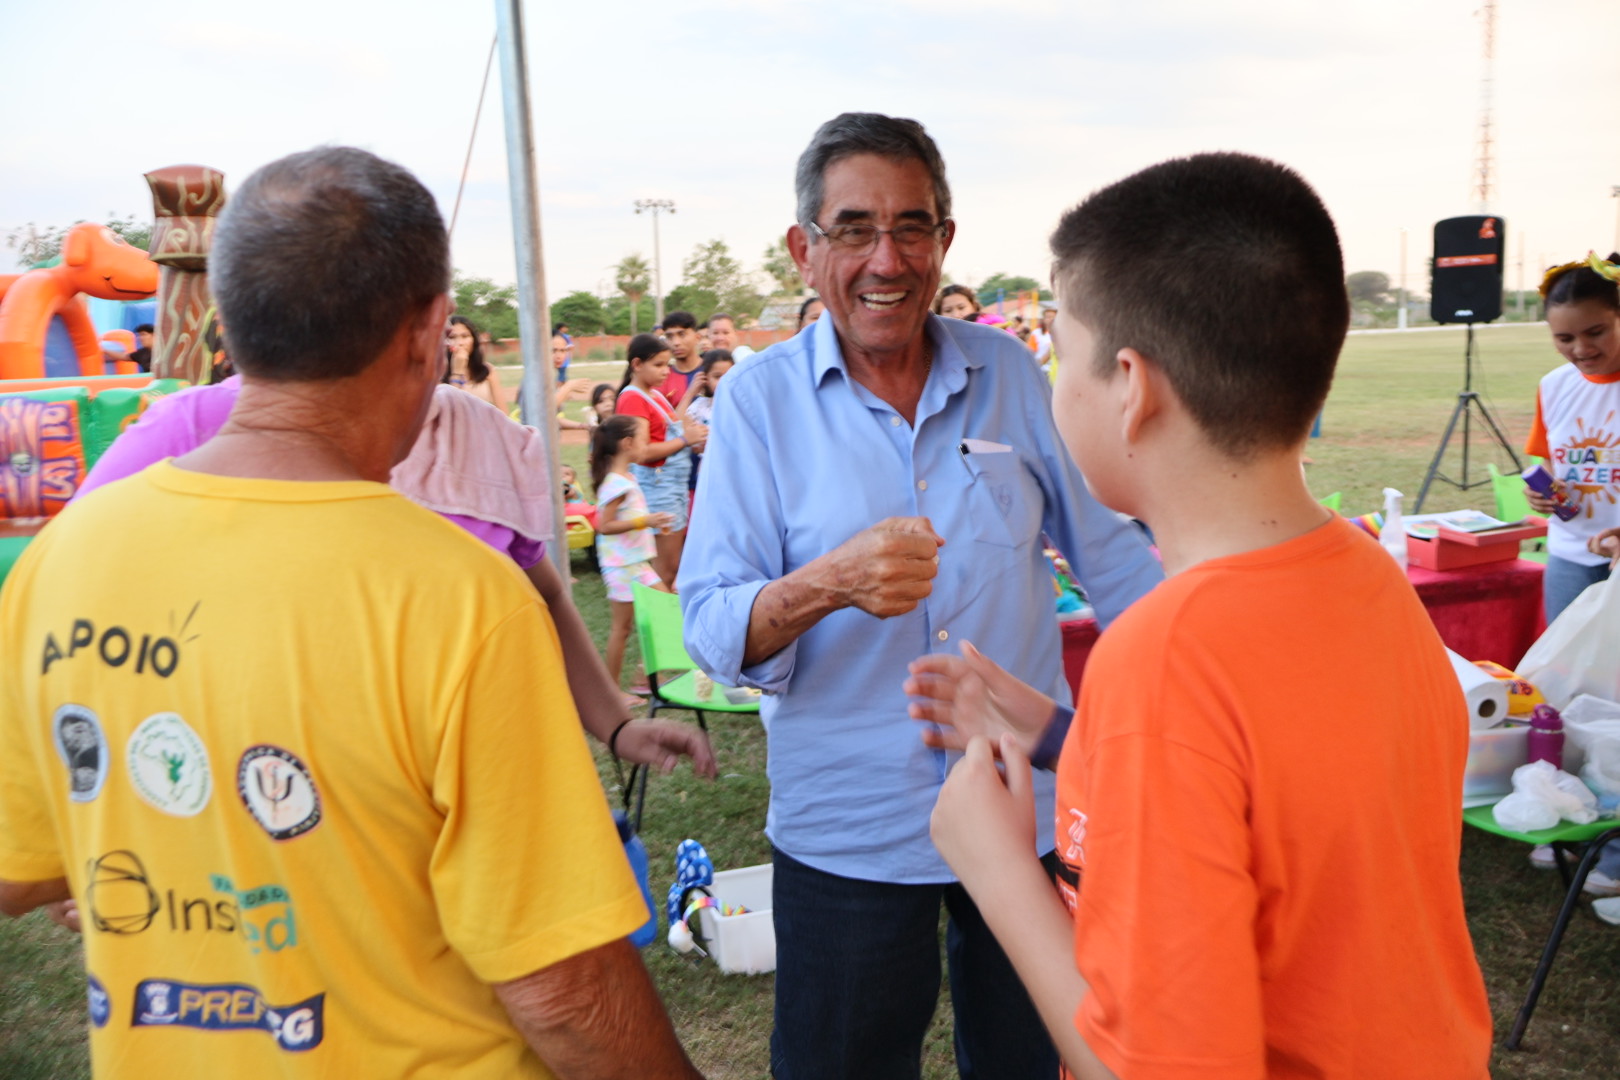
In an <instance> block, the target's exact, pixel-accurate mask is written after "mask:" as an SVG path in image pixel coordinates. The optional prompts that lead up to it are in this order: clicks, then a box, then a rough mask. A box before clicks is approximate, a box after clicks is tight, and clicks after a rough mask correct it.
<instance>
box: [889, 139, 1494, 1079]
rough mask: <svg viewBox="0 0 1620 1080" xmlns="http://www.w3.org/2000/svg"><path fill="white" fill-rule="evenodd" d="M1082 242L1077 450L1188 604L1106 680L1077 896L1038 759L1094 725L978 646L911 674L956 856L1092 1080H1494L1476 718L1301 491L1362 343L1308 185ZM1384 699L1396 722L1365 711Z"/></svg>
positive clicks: (1092, 221)
mask: <svg viewBox="0 0 1620 1080" xmlns="http://www.w3.org/2000/svg"><path fill="white" fill-rule="evenodd" d="M1051 243H1052V251H1053V255H1054V256H1055V263H1054V267H1053V283H1054V285H1055V287H1056V290H1057V292H1058V295H1059V301H1060V304H1061V309H1060V314H1059V316H1058V321H1057V327H1056V336H1057V340H1058V346H1059V349H1060V351H1061V352H1062V354H1063V355H1064V356H1066V357H1069V358H1070V360H1069V362H1068V363H1066V364H1064V365H1063V366H1062V367H1061V368H1060V369H1059V374H1058V379H1057V386H1056V390H1055V394H1054V403H1053V409H1054V412H1055V415H1056V417H1057V422H1058V427H1059V430H1060V431H1061V432H1062V434H1063V437H1064V441H1065V442H1066V443H1067V444H1068V447H1069V450H1070V452H1071V453H1072V454H1073V455H1074V457H1075V460H1076V461H1077V462H1078V464H1079V465H1080V467H1081V470H1082V471H1083V472H1084V473H1085V476H1086V478H1087V482H1088V483H1089V484H1090V485H1091V487H1092V489H1093V491H1094V492H1095V493H1096V495H1097V496H1098V497H1099V498H1100V499H1101V500H1102V501H1103V502H1105V503H1106V504H1108V505H1109V506H1112V507H1114V508H1115V509H1117V510H1120V511H1123V512H1125V513H1128V514H1131V515H1132V516H1134V517H1137V518H1140V519H1142V520H1143V521H1145V522H1147V524H1148V525H1149V526H1150V527H1151V528H1152V530H1153V533H1154V536H1155V537H1156V539H1157V541H1158V544H1159V548H1160V551H1161V553H1162V555H1163V558H1164V563H1165V571H1166V573H1167V575H1169V576H1168V578H1167V580H1166V581H1165V583H1164V584H1163V585H1161V586H1159V587H1158V588H1157V589H1155V590H1154V591H1153V592H1152V593H1149V594H1148V595H1147V596H1146V597H1144V598H1143V599H1141V600H1139V601H1137V603H1136V604H1135V605H1134V606H1132V607H1131V608H1130V609H1129V610H1128V611H1126V612H1125V614H1124V615H1122V616H1121V617H1120V618H1119V620H1118V621H1116V622H1115V623H1114V625H1113V626H1112V627H1111V628H1110V629H1109V631H1108V633H1107V634H1105V635H1103V638H1102V640H1101V641H1100V642H1099V644H1098V646H1097V649H1096V651H1095V653H1094V655H1093V656H1092V658H1091V661H1090V664H1089V666H1088V668H1087V671H1086V678H1085V682H1084V684H1083V686H1082V689H1081V695H1080V701H1079V711H1078V715H1077V716H1075V718H1074V722H1073V726H1072V728H1070V729H1069V731H1068V734H1067V738H1066V740H1065V741H1064V742H1063V744H1062V754H1061V759H1060V763H1059V765H1058V769H1057V773H1058V792H1057V794H1058V799H1057V837H1058V848H1057V854H1058V856H1059V860H1060V866H1059V869H1058V881H1057V887H1056V888H1054V887H1053V883H1052V881H1051V880H1050V879H1049V878H1048V876H1047V874H1046V873H1045V871H1044V870H1043V869H1042V866H1041V863H1040V861H1039V860H1038V859H1037V858H1036V855H1035V823H1034V820H1033V809H1032V808H1033V803H1032V801H1031V798H1030V768H1031V766H1030V759H1029V756H1028V754H1029V752H1030V751H1031V750H1032V749H1035V748H1036V747H1037V745H1038V744H1039V743H1040V742H1041V735H1042V732H1043V729H1044V728H1045V727H1046V726H1047V725H1046V721H1047V719H1048V718H1049V717H1053V716H1054V713H1056V714H1057V717H1056V721H1057V723H1058V724H1059V725H1061V724H1062V723H1063V721H1064V717H1063V715H1062V714H1063V710H1059V709H1056V708H1055V706H1054V704H1053V703H1052V702H1051V701H1050V700H1048V699H1046V698H1044V697H1042V696H1041V695H1039V694H1038V693H1036V692H1035V691H1033V690H1031V689H1030V688H1029V687H1026V686H1024V685H1023V684H1021V683H1018V682H1017V680H1015V679H1013V678H1012V677H1011V676H1009V675H1007V674H1006V673H1005V672H1004V671H1002V670H1001V669H1000V668H999V667H997V666H996V665H995V664H994V663H993V662H991V660H990V659H989V658H986V657H984V656H982V655H980V654H979V653H978V652H977V651H976V650H974V649H973V648H972V647H971V646H969V645H964V646H963V652H964V656H963V657H960V658H957V657H925V658H923V659H920V660H919V661H918V662H917V663H916V664H914V665H913V667H912V671H913V675H912V678H911V679H910V680H909V681H908V683H907V692H908V693H910V694H912V695H913V697H914V700H915V703H914V705H913V707H912V714H913V715H914V716H917V717H918V718H919V719H923V720H930V721H933V722H934V725H935V726H934V727H933V728H931V729H930V734H929V735H928V739H929V741H931V742H933V743H934V744H936V745H946V746H965V749H966V755H965V757H964V758H963V760H962V761H961V763H960V764H958V765H957V766H956V768H955V769H954V771H953V772H952V773H951V775H950V777H949V779H948V780H947V781H946V784H945V786H944V789H943V791H942V792H941V794H940V797H939V802H938V805H937V807H936V809H935V810H934V817H933V836H934V842H935V844H936V845H937V846H938V848H939V850H940V852H941V853H942V854H943V855H944V856H945V858H946V860H947V861H949V863H950V864H951V867H952V869H953V870H954V871H955V872H956V873H957V875H958V876H959V877H960V879H961V881H962V883H963V884H964V885H965V886H966V887H967V889H968V891H969V893H971V894H972V896H973V898H974V900H975V901H976V902H977V903H978V905H979V908H980V910H981V911H983V912H984V914H985V917H986V919H987V920H988V921H989V923H990V926H991V929H992V930H994V932H995V933H996V936H997V938H998V939H999V940H1000V942H1001V944H1002V946H1003V947H1004V948H1005V950H1006V952H1007V955H1008V956H1009V957H1010V958H1011V959H1012V961H1013V964H1014V965H1015V966H1016V968H1017V969H1018V973H1019V975H1020V976H1021V977H1022V979H1023V981H1024V984H1025V986H1026V987H1027V988H1028V990H1029V992H1030V996H1031V997H1032V998H1033V1000H1034V1001H1035V1003H1036V1005H1037V1007H1038V1008H1039V1009H1040V1010H1041V1013H1042V1016H1043V1018H1044V1019H1045V1021H1046V1024H1047V1027H1048V1028H1049V1029H1050V1030H1051V1032H1052V1035H1053V1038H1054V1039H1055V1040H1056V1042H1057V1044H1058V1048H1059V1050H1060V1051H1061V1053H1062V1055H1063V1058H1064V1061H1065V1063H1066V1065H1067V1069H1068V1070H1069V1072H1070V1074H1071V1075H1073V1076H1076V1077H1086V1078H1091V1077H1124V1078H1127V1080H1138V1078H1150V1080H1160V1078H1164V1080H1169V1078H1181V1077H1188V1078H1191V1077H1197V1078H1198V1080H1221V1078H1228V1077H1231V1078H1237V1077H1245V1078H1249V1077H1268V1078H1277V1080H1281V1078H1290V1080H1292V1078H1304V1077H1313V1078H1327V1080H1341V1078H1342V1080H1348V1078H1366V1080H1401V1078H1413V1080H1416V1078H1422V1080H1452V1078H1455V1080H1485V1078H1486V1077H1487V1075H1488V1074H1487V1062H1488V1059H1489V1057H1490V1040H1491V1019H1490V1011H1489V1008H1488V1005H1487V1002H1486V997H1485V988H1484V984H1483V981H1482V979H1481V976H1480V972H1479V966H1478V964H1477V962H1476V961H1475V958H1474V952H1473V947H1472V944H1471V942H1470V940H1469V936H1468V927H1467V923H1466V921H1465V919H1464V913H1463V903H1462V889H1461V884H1460V882H1459V880H1458V875H1457V859H1458V849H1459V845H1460V842H1461V841H1460V835H1461V820H1460V810H1459V807H1460V806H1461V803H1462V774H1463V763H1464V761H1465V759H1466V757H1467V752H1468V724H1467V720H1466V715H1465V712H1464V708H1463V699H1462V694H1461V691H1460V690H1459V688H1458V685H1457V681H1456V678H1455V676H1454V675H1453V674H1452V672H1451V668H1450V666H1449V664H1448V662H1447V660H1446V655H1445V652H1444V650H1443V649H1442V647H1441V644H1440V640H1439V638H1438V637H1437V635H1436V634H1435V631H1434V629H1433V627H1432V625H1431V624H1430V622H1429V620H1428V618H1427V616H1426V615H1425V613H1424V610H1423V607H1422V605H1421V604H1420V603H1419V602H1418V599H1417V597H1416V595H1415V594H1414V593H1413V591H1412V588H1411V586H1410V585H1409V584H1408V583H1407V581H1406V578H1405V576H1404V575H1403V574H1402V573H1401V571H1400V569H1399V568H1398V567H1397V566H1396V564H1395V563H1394V562H1393V561H1392V560H1391V559H1390V558H1389V557H1388V556H1387V555H1386V554H1385V553H1384V552H1383V550H1382V549H1381V548H1379V546H1378V545H1377V544H1376V543H1375V542H1374V541H1372V540H1371V539H1370V538H1369V537H1367V536H1365V535H1362V534H1360V533H1359V532H1358V531H1357V530H1356V529H1354V528H1353V527H1351V526H1350V525H1349V524H1347V523H1346V522H1345V521H1344V520H1342V519H1340V518H1337V517H1336V516H1334V515H1333V514H1331V513H1329V512H1328V511H1326V510H1324V509H1323V508H1322V507H1321V506H1320V505H1319V504H1318V503H1317V502H1316V501H1315V500H1314V499H1313V498H1312V497H1311V495H1310V492H1309V491H1307V490H1306V487H1305V484H1304V481H1303V478H1302V476H1301V474H1300V469H1299V458H1300V452H1301V449H1302V448H1303V445H1304V442H1305V438H1306V435H1307V432H1308V431H1309V429H1310V426H1311V420H1312V418H1313V417H1314V416H1315V415H1316V413H1317V411H1318V410H1319V409H1320V408H1321V406H1322V402H1323V400H1324V399H1325V398H1326V396H1327V391H1328V387H1329V384H1330V383H1331V381H1332V377H1333V368H1334V365H1335V363H1336V362H1337V359H1338V354H1339V349H1340V347H1341V346H1342V344H1343V340H1344V332H1345V327H1346V325H1347V322H1348V304H1347V302H1346V298H1345V291H1344V267H1343V260H1342V257H1341V255H1340V252H1339V244H1338V237H1337V234H1336V232H1335V230H1334V227H1333V222H1332V219H1331V218H1330V217H1329V216H1328V213H1327V210H1326V208H1325V207H1323V205H1322V203H1321V202H1320V200H1319V199H1318V198H1317V196H1316V194H1315V193H1314V192H1313V191H1312V190H1311V189H1310V187H1309V186H1308V185H1306V184H1305V182H1304V181H1303V180H1302V179H1300V177H1299V176H1298V175H1296V174H1295V173H1293V172H1291V171H1289V170H1288V169H1286V168H1284V167H1282V166H1280V165H1277V164H1275V163H1272V162H1268V161H1263V160H1261V159H1258V158H1252V157H1247V156H1243V155H1238V154H1206V155H1199V156H1197V157H1192V158H1185V159H1179V160H1175V161H1169V162H1165V163H1163V164H1160V165H1156V166H1154V167H1152V168H1150V169H1147V170H1144V171H1143V172H1140V173H1138V174H1136V175H1135V176H1132V177H1129V178H1127V179H1125V180H1122V181H1120V182H1118V183H1116V184H1114V185H1112V186H1110V187H1108V188H1105V189H1103V190H1102V191H1099V192H1097V193H1096V194H1094V195H1092V196H1091V197H1090V198H1089V199H1087V200H1086V201H1085V202H1084V203H1082V204H1081V205H1080V206H1078V207H1076V208H1075V209H1073V210H1071V211H1069V212H1068V213H1067V214H1065V215H1064V217H1063V219H1062V220H1061V222H1060V223H1059V225H1058V227H1057V230H1056V232H1054V233H1053V235H1052V242H1051ZM1370 681H1376V682H1377V683H1378V685H1379V687H1380V692H1379V695H1378V696H1379V697H1380V698H1383V699H1385V700H1390V701H1393V702H1395V703H1396V704H1395V706H1394V707H1391V708H1387V709H1383V710H1373V709H1370V708H1369V707H1368V706H1367V705H1366V700H1367V699H1366V698H1365V697H1363V696H1360V695H1357V694H1354V693H1341V692H1340V689H1339V688H1341V687H1343V686H1345V685H1346V684H1347V683H1351V682H1360V683H1368V682H1370ZM987 736H988V737H987ZM992 739H994V740H995V745H992V741H991V740H992ZM997 753H999V754H1000V756H1001V757H1002V758H1003V759H1004V762H1005V779H1004V778H1003V776H1002V774H1001V772H999V771H998V769H997V766H996V762H995V756H996V754H997Z"/></svg>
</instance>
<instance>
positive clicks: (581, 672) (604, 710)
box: [525, 558, 630, 745]
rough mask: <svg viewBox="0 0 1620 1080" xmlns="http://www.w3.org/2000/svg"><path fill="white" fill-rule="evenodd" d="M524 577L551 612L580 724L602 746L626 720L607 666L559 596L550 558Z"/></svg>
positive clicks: (582, 622) (560, 591) (573, 609)
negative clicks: (527, 578)
mask: <svg viewBox="0 0 1620 1080" xmlns="http://www.w3.org/2000/svg"><path fill="white" fill-rule="evenodd" d="M525 573H527V574H528V577H529V580H530V581H531V582H532V583H533V584H534V587H535V590H536V591H537V592H539V594H540V597H541V599H543V600H544V601H545V602H546V606H547V607H548V608H550V609H551V621H552V622H553V623H554V624H555V625H556V627H557V640H558V642H559V644H561V646H562V655H563V668H564V670H565V671H566V672H567V674H568V692H569V693H570V694H572V695H573V698H574V705H575V707H576V708H577V709H578V710H579V719H580V723H581V724H582V725H583V726H584V728H585V730H586V731H588V732H590V733H591V734H592V735H594V736H596V740H597V741H598V742H600V743H603V744H604V745H605V744H606V743H607V741H608V738H609V737H610V736H612V734H613V729H614V728H616V727H618V726H619V725H620V724H621V723H623V722H624V721H625V720H628V719H629V718H630V712H629V710H628V709H626V708H625V707H624V695H622V694H621V693H619V688H618V686H617V685H616V684H615V683H614V681H613V676H611V675H609V674H608V670H607V665H605V664H603V663H602V658H601V656H600V655H599V654H598V653H597V651H596V646H595V645H594V644H593V643H592V642H591V634H590V631H589V630H587V629H586V628H585V620H584V619H583V618H581V617H580V614H579V609H578V608H576V607H575V606H574V604H573V601H571V600H569V599H568V597H567V596H566V595H564V593H563V587H562V577H561V575H559V574H558V573H557V568H556V567H555V566H553V565H552V564H551V560H550V558H545V559H541V560H540V561H539V562H537V563H535V564H534V565H533V566H531V567H529V569H528V570H527V571H525Z"/></svg>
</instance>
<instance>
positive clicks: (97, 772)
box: [51, 705, 108, 802]
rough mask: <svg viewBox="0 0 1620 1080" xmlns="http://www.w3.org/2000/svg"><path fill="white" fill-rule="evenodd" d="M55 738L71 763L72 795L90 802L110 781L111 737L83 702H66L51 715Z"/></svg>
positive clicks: (59, 753)
mask: <svg viewBox="0 0 1620 1080" xmlns="http://www.w3.org/2000/svg"><path fill="white" fill-rule="evenodd" d="M51 741H52V742H54V743H55V744H56V752H57V754H58V755H60V756H61V758H62V764H64V765H66V766H67V773H68V798H70V799H72V800H73V801H74V802H89V801H90V800H91V799H94V798H95V797H96V796H97V795H100V794H101V786H102V785H103V784H105V783H106V782H107V757H108V754H107V736H106V735H104V734H103V733H102V730H101V721H100V720H98V719H96V714H95V713H93V712H91V711H90V710H89V709H87V708H85V707H84V706H83V705H63V706H62V707H61V708H60V709H57V710H56V715H55V716H53V717H51Z"/></svg>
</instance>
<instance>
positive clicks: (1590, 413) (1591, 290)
mask: <svg viewBox="0 0 1620 1080" xmlns="http://www.w3.org/2000/svg"><path fill="white" fill-rule="evenodd" d="M1616 263H1620V254H1612V255H1610V256H1609V257H1608V259H1606V260H1605V259H1600V258H1598V257H1597V256H1595V255H1594V256H1591V257H1590V258H1588V259H1584V260H1581V261H1579V262H1572V263H1565V264H1564V265H1563V266H1555V267H1554V268H1553V269H1551V270H1549V271H1547V276H1546V277H1545V278H1543V279H1542V282H1541V298H1542V300H1543V301H1544V302H1545V303H1546V305H1547V329H1548V330H1550V331H1551V332H1552V339H1553V347H1554V348H1555V349H1557V350H1558V353H1559V355H1560V356H1562V357H1563V358H1564V359H1565V360H1568V361H1569V363H1567V364H1565V365H1563V366H1562V367H1559V368H1558V369H1557V370H1555V371H1551V372H1549V373H1548V374H1546V375H1544V376H1542V379H1541V384H1540V385H1539V386H1538V387H1537V388H1536V419H1535V424H1534V426H1532V427H1531V429H1530V438H1529V439H1528V440H1526V442H1525V446H1524V449H1525V452H1526V453H1528V454H1534V455H1535V456H1536V457H1539V458H1543V459H1545V460H1546V462H1547V471H1548V472H1550V473H1551V474H1552V477H1553V479H1554V480H1555V481H1556V482H1558V483H1559V484H1560V485H1562V486H1563V489H1564V494H1565V495H1566V496H1567V497H1568V498H1569V499H1571V500H1572V501H1573V502H1574V504H1575V506H1576V508H1577V509H1579V511H1580V513H1578V514H1576V515H1575V516H1574V517H1572V518H1570V519H1569V520H1568V521H1562V520H1560V519H1559V518H1558V517H1557V516H1556V515H1554V516H1551V517H1548V518H1547V573H1546V577H1545V578H1544V579H1543V581H1542V604H1543V605H1544V606H1545V608H1546V612H1547V621H1548V622H1549V623H1550V622H1552V621H1553V620H1554V619H1556V618H1557V617H1558V615H1559V613H1560V612H1562V611H1563V610H1564V609H1565V608H1566V607H1568V606H1569V605H1570V603H1571V602H1573V601H1574V599H1575V598H1576V597H1577V596H1579V595H1581V593H1582V592H1584V591H1585V590H1586V588H1587V587H1588V586H1590V585H1594V584H1596V583H1597V582H1599V581H1603V580H1605V579H1606V578H1608V576H1609V574H1610V572H1611V567H1610V559H1611V554H1610V551H1611V550H1612V548H1606V547H1605V546H1604V544H1605V541H1606V540H1607V539H1608V538H1609V537H1611V536H1613V535H1614V530H1615V529H1616V528H1620V502H1617V500H1620V435H1617V434H1616V428H1615V421H1614V419H1613V418H1614V417H1616V416H1617V415H1620V288H1617V287H1616V285H1615V281H1616V279H1617V278H1620V266H1616ZM1605 442H1606V443H1607V444H1608V445H1600V444H1601V443H1605ZM1525 496H1526V497H1527V498H1528V499H1529V500H1530V508H1531V509H1532V510H1535V511H1537V512H1538V513H1542V514H1549V515H1550V514H1552V511H1553V504H1552V500H1551V499H1548V498H1546V497H1545V496H1543V495H1542V494H1541V493H1540V492H1538V491H1535V490H1534V489H1531V488H1526V489H1525ZM1555 858H1556V856H1555V855H1554V853H1553V849H1552V847H1551V846H1550V845H1546V844H1543V845H1540V846H1538V847H1536V848H1534V849H1532V850H1531V852H1530V865H1531V866H1534V867H1536V868H1538V869H1542V870H1551V869H1554V868H1555V866H1556V865H1557V864H1556V863H1555V862H1554V861H1553V860H1554V859H1555ZM1585 889H1586V892H1587V893H1589V894H1591V895H1593V896H1600V897H1620V844H1608V845H1606V846H1605V847H1604V849H1603V854H1602V855H1601V856H1599V857H1598V861H1597V866H1596V867H1594V868H1593V870H1592V872H1591V873H1590V874H1588V875H1587V876H1586V885H1585ZM1599 904H1601V905H1602V906H1599ZM1592 910H1593V911H1594V912H1595V913H1596V914H1597V915H1598V917H1599V918H1602V919H1604V920H1605V921H1607V922H1620V899H1608V900H1602V901H1599V902H1597V903H1594V904H1593V905H1592Z"/></svg>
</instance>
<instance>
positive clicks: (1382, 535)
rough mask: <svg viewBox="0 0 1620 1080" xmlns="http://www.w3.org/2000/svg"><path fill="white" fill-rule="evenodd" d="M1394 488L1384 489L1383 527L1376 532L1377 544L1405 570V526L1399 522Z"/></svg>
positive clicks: (1398, 501) (1399, 495)
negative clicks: (1382, 546)
mask: <svg viewBox="0 0 1620 1080" xmlns="http://www.w3.org/2000/svg"><path fill="white" fill-rule="evenodd" d="M1403 498H1405V496H1403V495H1402V494H1401V493H1400V492H1398V491H1396V490H1395V489H1394V488H1385V489H1384V525H1383V528H1381V529H1380V530H1379V532H1378V542H1379V543H1380V544H1383V545H1384V550H1385V551H1387V552H1389V553H1390V556H1391V557H1393V558H1394V560H1395V562H1396V563H1397V564H1399V565H1400V567H1401V569H1403V570H1404V569H1406V525H1405V524H1404V523H1403V522H1402V521H1401V499H1403Z"/></svg>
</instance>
